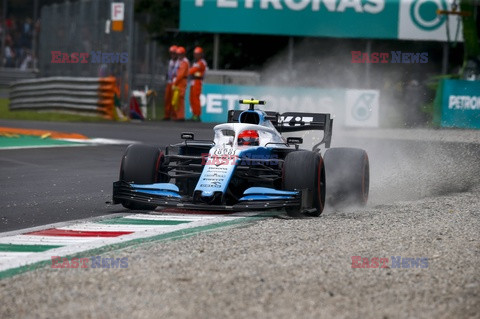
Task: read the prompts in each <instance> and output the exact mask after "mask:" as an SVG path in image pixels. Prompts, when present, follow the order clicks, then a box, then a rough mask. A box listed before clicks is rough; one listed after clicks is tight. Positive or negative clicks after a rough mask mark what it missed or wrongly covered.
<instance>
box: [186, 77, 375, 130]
mask: <svg viewBox="0 0 480 319" xmlns="http://www.w3.org/2000/svg"><path fill="white" fill-rule="evenodd" d="M189 90H190V88H189V89H188V90H187V92H186V98H185V118H187V119H188V118H191V116H192V112H191V110H190V103H189V99H188V96H189ZM250 98H255V99H260V100H265V101H266V102H267V104H266V105H264V106H261V107H260V108H261V109H262V110H265V111H274V112H278V113H284V112H292V111H298V112H314V113H330V114H332V115H333V116H334V117H335V123H336V124H335V125H338V126H348V127H378V125H379V92H378V91H377V90H355V89H318V88H311V87H296V88H293V87H272V86H247V85H221V84H209V83H205V84H204V85H203V87H202V94H201V96H200V105H201V109H202V111H201V113H202V114H201V119H202V122H216V123H222V122H226V121H227V113H228V111H229V110H239V109H246V107H247V106H246V105H242V106H241V105H239V103H238V100H240V99H250Z"/></svg>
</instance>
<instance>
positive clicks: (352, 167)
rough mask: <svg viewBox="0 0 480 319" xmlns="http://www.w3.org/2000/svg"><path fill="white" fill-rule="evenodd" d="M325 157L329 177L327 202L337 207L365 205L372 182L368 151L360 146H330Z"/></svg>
mask: <svg viewBox="0 0 480 319" xmlns="http://www.w3.org/2000/svg"><path fill="white" fill-rule="evenodd" d="M323 158H324V161H325V169H326V177H327V203H328V204H329V205H331V206H333V207H337V208H339V207H345V206H348V205H353V206H365V205H366V204H367V201H368V192H369V184H370V166H369V161H368V155H367V152H365V151H364V150H362V149H358V148H343V147H338V148H330V149H328V150H327V151H326V152H325V156H324V157H323Z"/></svg>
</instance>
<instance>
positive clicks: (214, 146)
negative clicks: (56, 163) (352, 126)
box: [113, 99, 369, 216]
mask: <svg viewBox="0 0 480 319" xmlns="http://www.w3.org/2000/svg"><path fill="white" fill-rule="evenodd" d="M240 103H241V104H248V105H249V108H248V109H247V110H245V111H238V110H235V111H233V110H232V111H230V112H229V114H228V122H227V123H224V124H219V125H216V126H215V127H214V128H213V130H214V139H213V141H205V140H195V139H194V134H193V133H182V134H181V138H182V139H183V140H184V141H183V142H181V143H178V144H174V145H169V146H167V147H166V148H165V149H160V148H158V147H155V146H149V145H143V144H132V145H130V146H128V148H127V149H126V151H125V153H124V155H123V158H122V162H121V168H120V179H119V181H117V182H114V183H113V203H114V204H122V205H123V206H124V207H126V208H129V209H138V210H146V209H148V210H152V209H155V208H156V207H157V206H162V207H176V208H181V209H194V210H223V211H242V210H261V209H279V208H285V209H286V211H287V213H288V214H290V215H292V216H301V215H304V214H305V215H312V216H319V215H320V214H321V213H322V211H323V209H324V207H325V203H326V202H328V203H329V204H330V205H333V206H337V205H344V204H354V205H365V204H366V202H367V200H368V191H369V162H368V156H367V153H366V152H365V151H364V150H361V149H356V148H330V143H331V138H332V125H333V119H332V118H331V117H330V114H322V113H299V112H288V113H283V114H278V113H275V112H265V111H262V110H259V109H255V105H263V104H265V102H264V101H259V100H253V99H252V100H240ZM300 131H313V132H315V131H323V138H322V139H319V142H318V143H316V144H315V145H313V147H312V149H311V150H305V149H301V148H300V147H299V146H300V145H301V144H302V143H303V138H302V137H288V138H285V137H284V136H282V134H281V133H286V132H300ZM322 148H324V149H325V150H324V151H323V150H322ZM322 152H323V156H322Z"/></svg>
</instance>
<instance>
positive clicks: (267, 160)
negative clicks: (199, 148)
mask: <svg viewBox="0 0 480 319" xmlns="http://www.w3.org/2000/svg"><path fill="white" fill-rule="evenodd" d="M236 164H238V165H274V166H275V165H278V155H277V154H271V155H263V154H245V155H241V156H238V155H215V154H209V153H202V165H215V166H220V165H236ZM215 175H216V173H215ZM212 176H214V175H213V174H209V175H206V176H205V177H212ZM223 176H224V175H222V177H223Z"/></svg>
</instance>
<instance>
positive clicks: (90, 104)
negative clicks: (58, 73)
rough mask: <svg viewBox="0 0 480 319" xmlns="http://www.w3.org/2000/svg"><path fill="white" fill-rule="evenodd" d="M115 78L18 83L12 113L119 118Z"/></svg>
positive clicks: (14, 87) (13, 87) (12, 91)
mask: <svg viewBox="0 0 480 319" xmlns="http://www.w3.org/2000/svg"><path fill="white" fill-rule="evenodd" d="M115 87H116V84H115V78H114V77H105V78H80V77H48V78H38V79H32V80H24V81H17V82H14V83H13V84H12V85H11V86H10V110H43V111H67V112H74V113H80V114H90V115H98V116H102V117H105V118H109V119H114V118H115V116H114V115H115V114H114V113H115V112H114V111H115V107H114V96H115Z"/></svg>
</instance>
